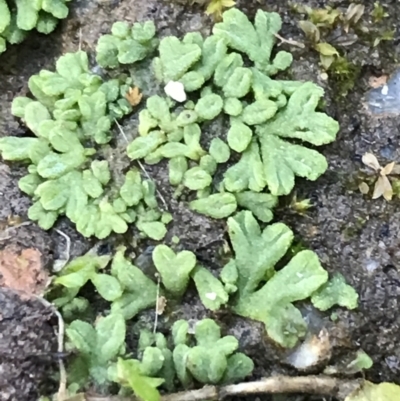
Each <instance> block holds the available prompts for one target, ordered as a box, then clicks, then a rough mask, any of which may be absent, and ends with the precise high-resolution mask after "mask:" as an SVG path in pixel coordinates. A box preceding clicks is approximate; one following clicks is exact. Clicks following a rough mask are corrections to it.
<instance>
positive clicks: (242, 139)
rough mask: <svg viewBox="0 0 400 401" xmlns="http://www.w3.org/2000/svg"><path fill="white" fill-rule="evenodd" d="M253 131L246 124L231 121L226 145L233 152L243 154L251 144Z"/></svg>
mask: <svg viewBox="0 0 400 401" xmlns="http://www.w3.org/2000/svg"><path fill="white" fill-rule="evenodd" d="M252 137H253V131H252V130H251V128H249V127H248V126H247V125H246V124H243V123H242V122H241V121H239V120H236V119H231V127H230V129H229V131H228V134H227V141H228V145H229V147H230V148H231V149H233V150H234V151H235V152H239V153H241V152H244V151H245V150H246V149H247V147H248V146H249V144H250V142H251V138H252Z"/></svg>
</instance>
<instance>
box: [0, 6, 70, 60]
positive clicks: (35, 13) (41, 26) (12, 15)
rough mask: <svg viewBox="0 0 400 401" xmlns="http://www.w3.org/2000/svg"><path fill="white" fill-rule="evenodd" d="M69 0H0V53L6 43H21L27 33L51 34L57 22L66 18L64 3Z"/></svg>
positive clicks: (66, 10)
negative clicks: (34, 30)
mask: <svg viewBox="0 0 400 401" xmlns="http://www.w3.org/2000/svg"><path fill="white" fill-rule="evenodd" d="M69 1H71V0H57V1H54V0H40V1H39V0H32V1H26V0H8V1H7V0H0V53H2V52H4V51H5V50H6V46H7V42H8V43H10V44H17V43H20V42H22V41H23V40H24V39H25V37H26V36H27V34H28V31H31V30H32V29H36V30H37V31H38V32H40V33H45V34H48V33H50V32H52V31H53V30H54V29H55V28H56V26H57V23H58V20H60V19H64V18H66V17H67V16H68V7H67V5H66V3H68V2H69Z"/></svg>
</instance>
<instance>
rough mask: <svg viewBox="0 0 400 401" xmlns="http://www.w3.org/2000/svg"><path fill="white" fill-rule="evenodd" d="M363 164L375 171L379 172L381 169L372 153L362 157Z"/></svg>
mask: <svg viewBox="0 0 400 401" xmlns="http://www.w3.org/2000/svg"><path fill="white" fill-rule="evenodd" d="M362 162H363V163H364V164H365V165H366V166H367V167H369V168H372V169H373V170H375V171H379V170H380V169H381V165H380V164H379V162H378V159H377V158H376V156H375V155H374V154H372V153H365V155H364V156H363V157H362Z"/></svg>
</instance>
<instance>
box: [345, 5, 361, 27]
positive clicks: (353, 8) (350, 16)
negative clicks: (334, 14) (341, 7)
mask: <svg viewBox="0 0 400 401" xmlns="http://www.w3.org/2000/svg"><path fill="white" fill-rule="evenodd" d="M364 11H365V6H364V5H362V4H354V3H352V4H350V5H349V8H348V9H347V11H346V14H345V15H344V19H345V20H346V21H349V22H350V21H352V23H354V24H356V23H357V22H358V21H359V19H360V18H361V17H362V15H363V14H364Z"/></svg>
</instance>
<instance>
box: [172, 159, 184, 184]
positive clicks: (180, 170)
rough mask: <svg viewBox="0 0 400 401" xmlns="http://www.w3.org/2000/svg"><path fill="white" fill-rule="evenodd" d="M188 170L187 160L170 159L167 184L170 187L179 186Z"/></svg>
mask: <svg viewBox="0 0 400 401" xmlns="http://www.w3.org/2000/svg"><path fill="white" fill-rule="evenodd" d="M187 169H188V163H187V159H186V157H184V156H177V157H172V158H171V159H170V160H169V162H168V171H169V182H170V184H171V185H179V184H180V183H181V182H182V181H183V176H184V175H185V172H186V170H187Z"/></svg>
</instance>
